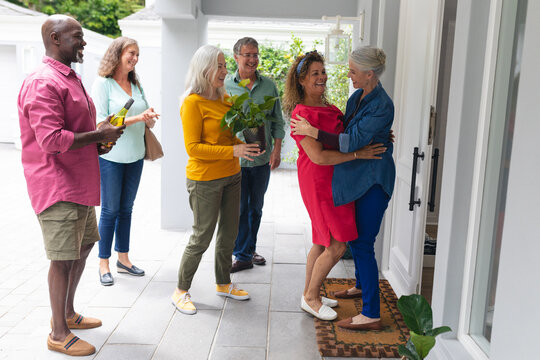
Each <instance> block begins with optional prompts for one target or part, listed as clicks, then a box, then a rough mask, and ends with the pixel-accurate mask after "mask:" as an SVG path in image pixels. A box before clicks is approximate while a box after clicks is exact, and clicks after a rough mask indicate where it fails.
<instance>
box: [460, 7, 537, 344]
mask: <svg viewBox="0 0 540 360" xmlns="http://www.w3.org/2000/svg"><path fill="white" fill-rule="evenodd" d="M526 10H527V0H518V1H511V0H503V3H502V12H501V26H500V32H499V44H498V50H497V65H496V70H495V82H494V88H493V102H492V104H493V105H492V108H491V120H490V125H489V140H488V148H487V158H486V164H485V166H486V168H485V176H484V184H483V194H482V205H481V215H480V226H479V233H478V249H477V256H476V267H475V274H474V285H473V294H472V302H471V316H470V323H469V333H470V335H471V337H472V338H473V340H474V341H475V342H476V343H477V344H478V345H479V346H480V348H481V349H482V350H483V351H484V352H485V353H486V354H488V355H489V349H490V341H491V330H492V325H493V322H492V319H493V313H494V310H495V295H496V291H497V275H498V268H499V256H500V249H501V238H502V232H503V226H504V213H505V205H506V191H507V186H508V170H509V167H510V160H511V154H512V138H513V128H514V116H515V110H516V102H517V89H518V85H519V76H520V63H521V53H522V44H523V35H524V28H525V15H526Z"/></svg>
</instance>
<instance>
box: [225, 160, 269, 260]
mask: <svg viewBox="0 0 540 360" xmlns="http://www.w3.org/2000/svg"><path fill="white" fill-rule="evenodd" d="M269 180H270V165H269V164H266V165H261V166H254V167H243V168H242V194H241V196H240V225H239V227H238V237H237V238H236V244H235V247H234V252H233V254H234V256H235V257H236V260H240V261H251V259H252V257H253V253H254V252H255V247H256V246H257V233H258V232H259V226H260V225H261V217H262V208H263V205H264V194H265V193H266V189H267V188H268V181H269Z"/></svg>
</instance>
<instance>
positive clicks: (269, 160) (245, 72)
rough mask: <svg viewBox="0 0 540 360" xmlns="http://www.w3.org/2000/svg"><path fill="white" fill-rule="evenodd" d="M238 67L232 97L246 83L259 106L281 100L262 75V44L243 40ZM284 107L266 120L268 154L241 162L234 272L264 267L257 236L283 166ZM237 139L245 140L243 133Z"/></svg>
mask: <svg viewBox="0 0 540 360" xmlns="http://www.w3.org/2000/svg"><path fill="white" fill-rule="evenodd" d="M233 51H234V59H235V60H236V64H237V65H238V70H237V71H236V74H234V75H229V76H227V79H226V80H225V88H226V90H227V93H228V94H230V95H235V94H238V95H240V94H243V93H244V92H245V91H246V90H245V88H243V87H240V86H238V83H239V82H240V81H242V80H244V79H249V80H250V82H249V84H248V86H247V87H248V89H249V92H250V93H251V97H252V98H253V99H254V101H255V102H256V103H262V102H264V97H265V96H279V93H278V90H277V88H276V85H275V84H274V82H273V81H272V80H271V79H269V78H267V77H265V76H262V75H260V74H259V72H258V71H257V66H258V65H259V44H258V43H257V40H255V39H253V38H250V37H244V38H242V39H240V40H238V41H237V42H236V44H235V45H234V48H233ZM284 125H285V123H284V121H283V115H282V112H281V103H280V102H279V101H276V103H275V105H274V108H273V109H272V112H271V113H270V114H269V116H268V118H267V119H266V120H265V134H266V152H265V153H264V154H262V155H261V156H258V157H257V158H255V159H254V161H247V160H244V159H240V165H241V166H242V195H241V200H240V226H239V228H238V237H237V238H236V244H235V248H234V252H233V254H234V256H235V261H234V262H233V265H232V269H231V272H232V273H233V272H237V271H240V270H245V269H251V268H252V267H253V264H256V265H264V264H265V263H266V260H265V258H264V257H262V256H261V255H259V254H257V252H256V245H257V233H258V232H259V225H260V224H261V217H262V208H263V204H264V194H265V192H266V189H267V187H268V181H269V179H270V170H274V169H276V168H277V167H278V166H279V164H280V162H281V142H282V140H283V137H284V136H285V130H284ZM237 136H238V137H239V138H240V139H242V140H243V137H242V133H238V134H237Z"/></svg>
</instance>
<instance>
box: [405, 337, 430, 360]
mask: <svg viewBox="0 0 540 360" xmlns="http://www.w3.org/2000/svg"><path fill="white" fill-rule="evenodd" d="M410 340H411V342H412V343H413V344H414V347H415V349H416V352H417V353H418V355H420V359H423V358H425V357H426V356H427V355H428V354H429V351H430V350H431V349H432V348H433V347H434V346H435V337H434V336H424V335H418V334H417V333H415V332H414V331H411V339H410Z"/></svg>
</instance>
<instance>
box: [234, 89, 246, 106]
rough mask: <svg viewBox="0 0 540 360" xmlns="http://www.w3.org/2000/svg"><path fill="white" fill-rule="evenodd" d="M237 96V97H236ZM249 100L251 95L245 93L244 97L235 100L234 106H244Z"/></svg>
mask: <svg viewBox="0 0 540 360" xmlns="http://www.w3.org/2000/svg"><path fill="white" fill-rule="evenodd" d="M235 96H237V95H235ZM247 99H249V93H248V92H247V91H246V92H245V93H243V94H242V95H240V96H238V97H237V98H236V99H235V100H234V105H238V106H242V105H244V102H245V101H246V100H247Z"/></svg>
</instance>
